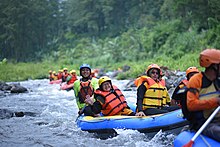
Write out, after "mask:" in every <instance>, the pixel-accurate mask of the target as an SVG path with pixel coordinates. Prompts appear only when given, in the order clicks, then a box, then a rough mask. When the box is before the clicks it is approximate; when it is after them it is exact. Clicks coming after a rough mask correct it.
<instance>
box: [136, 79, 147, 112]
mask: <svg viewBox="0 0 220 147" xmlns="http://www.w3.org/2000/svg"><path fill="white" fill-rule="evenodd" d="M146 90H147V88H146V87H145V86H144V83H142V84H141V85H140V86H139V87H138V89H137V108H138V112H140V111H143V109H142V103H143V99H144V94H145V92H146Z"/></svg>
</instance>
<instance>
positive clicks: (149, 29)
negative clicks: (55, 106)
mask: <svg viewBox="0 0 220 147" xmlns="http://www.w3.org/2000/svg"><path fill="white" fill-rule="evenodd" d="M0 9H1V11H0V19H1V21H0V32H1V33H0V61H1V62H0V70H1V73H2V74H1V76H0V80H4V81H7V80H9V79H10V78H8V77H16V75H21V74H22V75H23V76H24V77H25V78H26V79H28V78H40V77H44V76H45V74H46V75H47V72H48V70H49V69H52V68H53V70H58V69H61V68H63V67H69V68H78V67H79V66H80V65H81V64H82V63H85V62H86V63H88V64H90V65H92V67H100V68H104V67H105V68H109V69H117V68H118V67H120V66H123V65H129V66H131V67H132V69H133V70H132V71H131V72H130V73H126V74H125V75H121V78H123V77H135V76H137V75H138V74H139V73H140V72H142V71H143V70H144V69H145V68H146V66H147V64H148V63H152V62H154V63H158V64H160V65H163V66H169V67H170V68H173V69H175V68H176V69H177V68H178V69H180V70H185V69H186V68H187V66H192V65H195V66H199V65H198V55H199V52H201V50H203V49H205V48H217V49H220V23H219V22H220V1H219V0H1V5H0ZM34 66H36V67H35V68H36V71H35V70H33V67H34ZM26 72H27V73H26ZM8 73H10V74H11V75H10V76H8ZM23 79H24V78H19V77H17V78H11V79H10V80H12V81H13V80H23Z"/></svg>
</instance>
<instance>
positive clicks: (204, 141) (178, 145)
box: [173, 131, 220, 147]
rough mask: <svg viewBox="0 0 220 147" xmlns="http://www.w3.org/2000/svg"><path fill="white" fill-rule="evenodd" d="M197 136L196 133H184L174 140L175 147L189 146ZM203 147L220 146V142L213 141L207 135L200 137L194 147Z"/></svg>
mask: <svg viewBox="0 0 220 147" xmlns="http://www.w3.org/2000/svg"><path fill="white" fill-rule="evenodd" d="M194 135H195V132H190V131H183V132H181V133H180V134H179V135H178V136H177V137H176V139H175V140H174V143H173V145H174V147H182V146H183V145H185V144H187V143H188V142H189V141H190V140H191V139H192V138H193V136H194ZM203 146H213V147H217V146H220V142H218V141H216V140H214V139H211V138H209V137H207V136H205V135H199V136H198V137H197V138H196V140H195V141H194V143H193V147H203Z"/></svg>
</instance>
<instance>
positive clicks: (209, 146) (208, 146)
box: [200, 135, 211, 147]
mask: <svg viewBox="0 0 220 147" xmlns="http://www.w3.org/2000/svg"><path fill="white" fill-rule="evenodd" d="M200 137H201V138H202V140H203V141H204V143H205V144H206V145H207V147H211V145H210V144H209V143H208V141H207V140H206V139H205V138H204V137H203V135H200Z"/></svg>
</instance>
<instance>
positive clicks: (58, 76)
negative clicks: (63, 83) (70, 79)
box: [57, 69, 63, 80]
mask: <svg viewBox="0 0 220 147" xmlns="http://www.w3.org/2000/svg"><path fill="white" fill-rule="evenodd" d="M62 76H63V70H61V69H60V70H58V74H57V78H58V80H59V79H62Z"/></svg>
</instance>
